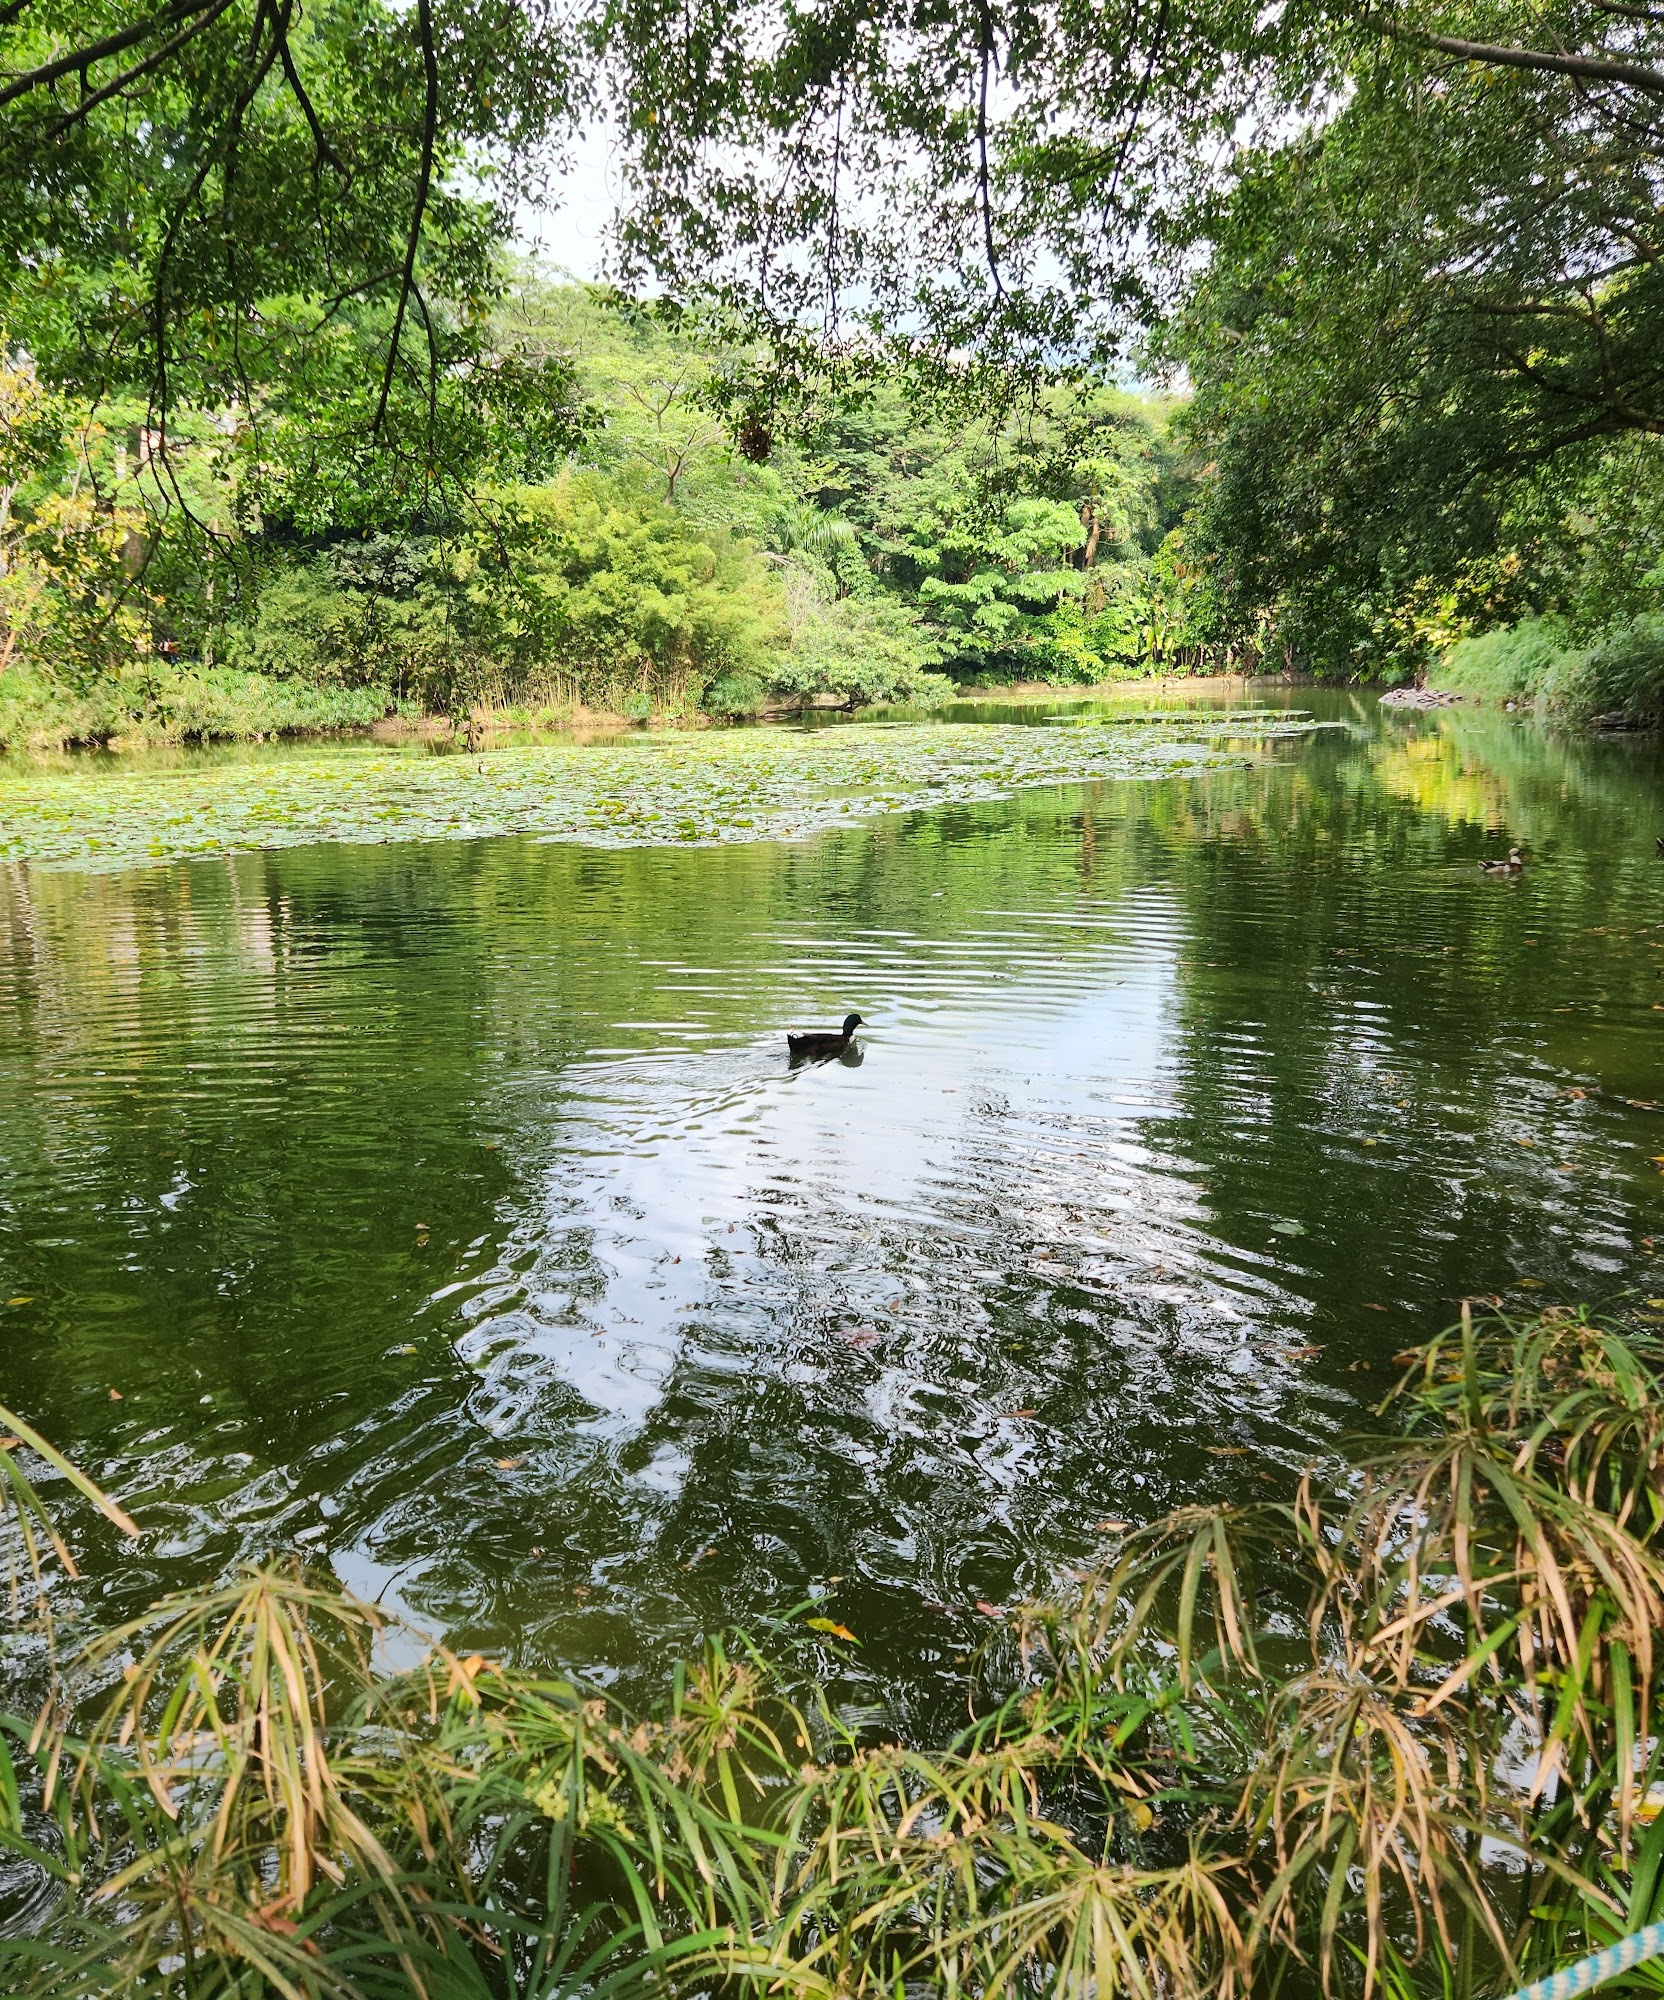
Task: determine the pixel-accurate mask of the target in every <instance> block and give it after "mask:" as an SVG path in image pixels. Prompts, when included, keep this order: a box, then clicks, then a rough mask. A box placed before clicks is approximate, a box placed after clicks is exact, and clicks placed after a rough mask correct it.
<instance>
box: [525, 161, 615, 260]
mask: <svg viewBox="0 0 1664 2000" xmlns="http://www.w3.org/2000/svg"><path fill="white" fill-rule="evenodd" d="M619 185H620V182H619V177H618V175H617V172H616V170H615V168H614V165H613V141H612V135H611V134H610V133H609V132H608V131H607V130H606V129H605V128H604V127H602V128H601V129H598V130H595V131H590V132H586V133H584V134H583V136H582V137H581V138H579V139H577V140H576V141H575V142H574V143H573V146H572V150H571V162H570V165H569V166H568V168H567V171H566V173H565V174H564V175H563V176H562V178H561V179H560V181H558V182H557V183H556V184H555V186H554V188H553V189H552V191H551V193H552V200H551V201H550V202H549V203H547V204H538V205H535V206H534V205H533V204H531V203H526V204H524V205H523V206H522V207H521V209H520V211H519V213H518V215H517V216H516V217H515V234H516V236H517V237H518V238H519V240H520V243H521V245H522V247H523V248H525V249H527V250H529V251H531V252H533V253H534V254H535V255H536V256H537V258H538V260H539V262H540V263H543V264H545V265H552V266H555V267H558V268H559V269H561V270H564V271H569V272H570V273H571V275H572V276H573V277H574V278H591V279H592V278H599V277H600V276H601V267H602V263H603V260H604V246H603V241H602V239H603V236H604V233H605V230H606V226H607V224H608V223H609V222H610V221H611V219H612V213H613V206H614V202H615V199H616V194H617V191H618V188H619Z"/></svg>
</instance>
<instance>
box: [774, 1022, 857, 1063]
mask: <svg viewBox="0 0 1664 2000" xmlns="http://www.w3.org/2000/svg"><path fill="white" fill-rule="evenodd" d="M864 1025H865V1024H864V1023H863V1021H862V1019H861V1017H860V1015H859V1014H846V1015H845V1016H844V1024H843V1026H842V1027H841V1028H805V1029H804V1030H803V1032H802V1033H801V1034H797V1035H787V1037H786V1047H787V1048H788V1049H790V1050H791V1052H792V1059H793V1060H794V1061H796V1060H797V1059H798V1058H799V1057H802V1056H815V1057H819V1056H841V1055H842V1054H843V1052H844V1050H845V1049H847V1048H848V1047H849V1044H850V1039H851V1037H852V1036H853V1035H854V1033H855V1030H856V1029H857V1028H859V1027H862V1026H864Z"/></svg>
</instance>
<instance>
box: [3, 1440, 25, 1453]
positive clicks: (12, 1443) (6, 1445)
mask: <svg viewBox="0 0 1664 2000" xmlns="http://www.w3.org/2000/svg"><path fill="white" fill-rule="evenodd" d="M22 1442H23V1440H22V1438H20V1437H3V1438H0V1451H16V1449H17V1448H18V1446H19V1445H20V1444H21V1443H22Z"/></svg>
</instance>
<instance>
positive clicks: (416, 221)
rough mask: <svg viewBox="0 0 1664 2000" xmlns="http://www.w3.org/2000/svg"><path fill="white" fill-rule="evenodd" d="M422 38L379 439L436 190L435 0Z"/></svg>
mask: <svg viewBox="0 0 1664 2000" xmlns="http://www.w3.org/2000/svg"><path fill="white" fill-rule="evenodd" d="M416 20H417V28H418V32H419V33H420V35H421V38H422V72H423V76H424V79H425V82H426V95H425V98H424V101H423V105H422V160H421V165H420V167H419V168H418V169H417V174H416V199H415V202H414V204H413V206H412V208H411V213H410V235H409V238H408V239H407V241H406V243H405V252H404V270H403V272H402V274H401V276H400V279H399V302H398V305H397V307H396V308H395V309H394V313H393V332H392V335H391V337H390V338H389V340H388V343H387V366H386V368H385V370H384V371H383V373H382V377H381V394H380V395H379V396H378V397H377V398H376V414H375V421H374V423H372V424H371V426H370V435H371V436H372V437H379V436H380V434H381V427H382V424H383V423H384V422H385V421H386V418H387V399H388V397H389V396H390V395H392V393H393V374H394V370H395V369H396V368H397V367H398V365H399V340H400V337H401V335H402V334H403V332H404V322H405V314H406V313H407V312H408V310H409V308H410V295H411V291H412V290H413V288H414V286H415V283H416V252H417V249H418V247H419V246H420V244H421V240H422V218H423V217H424V216H425V215H426V213H427V206H428V194H429V192H430V190H431V189H432V186H433V153H434V145H435V142H436V139H437V136H438V130H439V56H438V53H437V52H436V50H435V49H434V46H433V5H432V0H419V5H418V7H417V10H416Z"/></svg>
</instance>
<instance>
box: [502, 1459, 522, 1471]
mask: <svg viewBox="0 0 1664 2000" xmlns="http://www.w3.org/2000/svg"><path fill="white" fill-rule="evenodd" d="M525 1462H526V1461H525V1460H524V1459H523V1458H500V1459H498V1461H497V1470H498V1471H499V1472H514V1471H516V1470H517V1469H518V1468H519V1467H520V1466H522V1465H524V1464H525Z"/></svg>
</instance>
